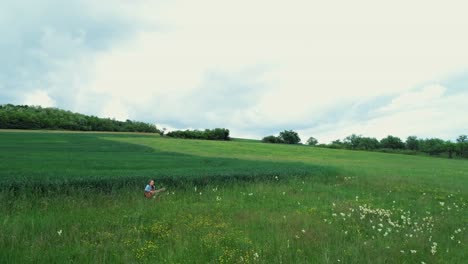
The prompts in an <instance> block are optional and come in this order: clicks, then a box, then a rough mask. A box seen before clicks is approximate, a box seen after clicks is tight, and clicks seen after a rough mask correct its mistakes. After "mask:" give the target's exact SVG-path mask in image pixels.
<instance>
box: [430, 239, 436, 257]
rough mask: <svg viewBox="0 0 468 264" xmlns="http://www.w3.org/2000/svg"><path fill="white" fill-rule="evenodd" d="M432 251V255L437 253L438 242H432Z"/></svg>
mask: <svg viewBox="0 0 468 264" xmlns="http://www.w3.org/2000/svg"><path fill="white" fill-rule="evenodd" d="M431 253H432V255H435V254H436V253H437V243H436V242H432V246H431Z"/></svg>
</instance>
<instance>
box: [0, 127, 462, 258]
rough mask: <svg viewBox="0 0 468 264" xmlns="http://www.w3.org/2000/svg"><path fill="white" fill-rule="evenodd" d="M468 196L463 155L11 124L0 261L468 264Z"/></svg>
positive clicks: (3, 168)
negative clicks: (154, 192)
mask: <svg viewBox="0 0 468 264" xmlns="http://www.w3.org/2000/svg"><path fill="white" fill-rule="evenodd" d="M150 178H153V179H155V180H156V185H157V187H166V188H167V189H168V191H167V192H165V193H163V194H162V195H161V196H160V197H159V199H146V198H144V197H143V188H144V186H145V185H146V181H147V180H149V179H150ZM467 191H468V161H466V160H450V159H441V158H430V157H423V156H409V155H398V154H385V153H375V152H363V151H347V150H333V149H322V148H313V147H307V146H291V145H273V144H264V143H259V142H257V141H251V140H234V141H230V142H214V141H198V140H179V139H170V138H162V137H159V136H154V135H138V134H106V133H65V132H54V133H50V132H20V131H14V132H0V263H63V262H66V263H70V262H74V263H75V262H76V263H466V259H468V247H467V243H468V235H467V230H466V227H467V224H468V210H467V204H466V203H467V199H468V192H467Z"/></svg>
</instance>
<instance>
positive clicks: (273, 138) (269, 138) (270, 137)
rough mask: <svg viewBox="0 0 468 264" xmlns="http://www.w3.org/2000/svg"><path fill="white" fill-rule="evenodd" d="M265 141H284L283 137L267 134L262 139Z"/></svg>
mask: <svg viewBox="0 0 468 264" xmlns="http://www.w3.org/2000/svg"><path fill="white" fill-rule="evenodd" d="M262 142H264V143H284V142H283V141H282V140H281V138H279V137H275V136H273V135H272V136H266V137H264V138H263V139H262Z"/></svg>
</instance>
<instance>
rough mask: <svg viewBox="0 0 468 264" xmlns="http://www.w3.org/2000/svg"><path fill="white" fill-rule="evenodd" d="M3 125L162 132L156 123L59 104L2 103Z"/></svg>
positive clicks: (1, 126) (25, 127) (13, 127)
mask: <svg viewBox="0 0 468 264" xmlns="http://www.w3.org/2000/svg"><path fill="white" fill-rule="evenodd" d="M0 129H64V130H79V131H115V132H147V133H160V131H159V130H158V129H157V127H156V126H155V125H153V124H148V123H144V122H137V121H131V120H127V121H125V122H122V121H117V120H114V119H109V118H99V117H96V116H87V115H83V114H79V113H73V112H70V111H65V110H61V109H57V108H42V107H40V106H27V105H12V104H7V105H0Z"/></svg>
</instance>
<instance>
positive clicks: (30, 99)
mask: <svg viewBox="0 0 468 264" xmlns="http://www.w3.org/2000/svg"><path fill="white" fill-rule="evenodd" d="M23 104H25V105H40V106H42V107H54V106H55V105H56V104H55V101H54V99H52V98H50V96H49V94H47V92H46V91H43V90H35V91H32V92H30V93H28V94H27V95H25V96H24V99H23Z"/></svg>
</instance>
